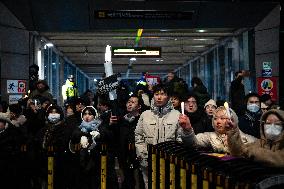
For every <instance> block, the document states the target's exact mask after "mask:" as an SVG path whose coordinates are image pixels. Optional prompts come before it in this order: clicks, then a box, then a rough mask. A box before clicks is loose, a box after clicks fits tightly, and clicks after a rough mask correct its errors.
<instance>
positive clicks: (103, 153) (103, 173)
mask: <svg viewBox="0 0 284 189" xmlns="http://www.w3.org/2000/svg"><path fill="white" fill-rule="evenodd" d="M106 179H107V153H106V144H102V151H101V189H106V188H107V180H106Z"/></svg>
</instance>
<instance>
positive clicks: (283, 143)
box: [260, 109, 284, 149]
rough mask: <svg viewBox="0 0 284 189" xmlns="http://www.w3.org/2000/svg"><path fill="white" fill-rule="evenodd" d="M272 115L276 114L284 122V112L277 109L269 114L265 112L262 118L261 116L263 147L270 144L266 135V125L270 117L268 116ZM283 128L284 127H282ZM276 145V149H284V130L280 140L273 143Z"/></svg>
mask: <svg viewBox="0 0 284 189" xmlns="http://www.w3.org/2000/svg"><path fill="white" fill-rule="evenodd" d="M270 114H275V115H277V117H279V119H280V120H281V121H282V122H284V111H283V110H277V109H271V110H269V111H267V112H265V113H264V114H263V115H262V116H261V119H260V120H261V122H260V138H261V145H262V146H264V145H265V144H267V143H268V141H267V139H266V137H265V134H264V123H265V120H266V118H267V117H268V115H270ZM282 127H283V125H282ZM273 143H274V144H275V145H276V148H277V149H279V148H284V129H283V130H282V133H281V136H280V137H279V139H278V140H276V141H274V142H273Z"/></svg>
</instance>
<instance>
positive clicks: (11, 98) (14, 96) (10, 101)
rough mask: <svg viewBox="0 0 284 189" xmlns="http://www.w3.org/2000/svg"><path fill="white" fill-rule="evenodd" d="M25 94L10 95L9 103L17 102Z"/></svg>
mask: <svg viewBox="0 0 284 189" xmlns="http://www.w3.org/2000/svg"><path fill="white" fill-rule="evenodd" d="M22 97H23V95H9V104H17V103H18V101H19V100H20V99H21V98H22Z"/></svg>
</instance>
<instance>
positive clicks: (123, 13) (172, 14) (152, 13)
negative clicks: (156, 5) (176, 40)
mask: <svg viewBox="0 0 284 189" xmlns="http://www.w3.org/2000/svg"><path fill="white" fill-rule="evenodd" d="M193 13H194V11H185V12H176V11H157V10H95V14H94V15H95V18H97V19H106V18H107V19H149V20H150V19H153V20H154V19H155V20H157V19H161V20H170V19H174V20H191V19H192V16H193Z"/></svg>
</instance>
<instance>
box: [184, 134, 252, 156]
mask: <svg viewBox="0 0 284 189" xmlns="http://www.w3.org/2000/svg"><path fill="white" fill-rule="evenodd" d="M240 135H241V140H242V142H243V143H244V144H248V143H252V142H254V141H256V138H255V137H253V136H250V135H247V134H244V133H242V132H240ZM189 139H190V140H189ZM184 142H185V143H186V145H188V146H194V147H197V148H198V147H210V148H211V149H212V150H213V151H214V152H218V153H230V151H229V148H228V145H227V135H226V134H219V133H217V132H205V133H198V134H197V135H195V134H194V132H192V133H191V134H190V135H189V137H187V140H186V141H184Z"/></svg>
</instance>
